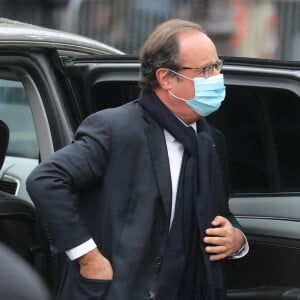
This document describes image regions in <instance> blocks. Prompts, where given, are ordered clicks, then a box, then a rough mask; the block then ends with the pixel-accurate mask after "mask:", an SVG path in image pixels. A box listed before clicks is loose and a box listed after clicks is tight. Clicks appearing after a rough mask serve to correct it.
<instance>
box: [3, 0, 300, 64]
mask: <svg viewBox="0 0 300 300" xmlns="http://www.w3.org/2000/svg"><path fill="white" fill-rule="evenodd" d="M29 2H32V3H33V4H32V5H29ZM3 3H5V4H3ZM0 9H1V13H2V15H3V16H5V17H7V18H12V19H15V20H19V21H25V22H29V23H33V24H36V25H42V26H46V27H50V28H55V29H61V30H64V31H67V32H72V33H78V34H81V35H83V36H86V37H91V38H93V39H96V40H98V41H101V42H104V43H106V44H108V45H110V46H113V47H115V48H118V49H120V50H121V51H123V52H125V53H127V54H137V53H138V52H139V49H140V47H141V45H142V44H143V42H144V41H145V39H146V37H147V36H148V34H149V33H150V32H151V31H152V30H153V29H154V27H155V26H156V25H157V24H158V23H161V22H162V21H164V20H167V19H170V18H183V19H187V20H192V21H195V22H198V23H200V24H201V25H203V26H204V27H205V28H206V30H207V32H208V34H209V35H210V37H211V38H212V39H213V40H214V42H215V43H216V46H217V49H218V52H219V54H220V55H226V56H240V57H255V58H271V59H281V60H300V51H298V49H299V48H300V1H297V0H294V1H293V0H259V1H258V0H151V1H148V0H122V1H117V0H47V1H36V0H35V1H34V0H27V1H23V0H14V1H13V0H11V1H2V4H0Z"/></svg>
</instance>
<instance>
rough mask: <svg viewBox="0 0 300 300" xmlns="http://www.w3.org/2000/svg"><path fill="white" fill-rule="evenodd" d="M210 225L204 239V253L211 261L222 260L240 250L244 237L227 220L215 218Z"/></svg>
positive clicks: (219, 217)
mask: <svg viewBox="0 0 300 300" xmlns="http://www.w3.org/2000/svg"><path fill="white" fill-rule="evenodd" d="M211 225H212V227H211V228H208V229H206V231H205V233H206V237H205V238H204V243H205V244H207V246H206V247H205V251H206V252H207V253H209V254H210V260H211V261H216V260H220V259H224V258H226V257H228V256H231V255H232V254H234V253H236V252H237V251H238V250H240V249H241V248H242V246H243V244H244V242H245V241H244V237H243V235H242V233H241V232H240V231H239V230H238V229H236V228H235V227H233V226H232V225H231V223H230V222H229V221H228V219H226V218H224V217H221V216H216V217H215V218H214V220H213V221H212V222H211Z"/></svg>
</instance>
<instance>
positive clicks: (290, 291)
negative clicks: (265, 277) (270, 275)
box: [226, 286, 300, 300]
mask: <svg viewBox="0 0 300 300" xmlns="http://www.w3.org/2000/svg"><path fill="white" fill-rule="evenodd" d="M226 299H227V300H234V299H239V300H254V299H255V300H284V299H286V300H300V289H299V288H295V287H276V286H262V287H256V288H249V289H238V290H234V289H232V290H227V296H226Z"/></svg>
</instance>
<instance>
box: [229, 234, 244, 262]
mask: <svg viewBox="0 0 300 300" xmlns="http://www.w3.org/2000/svg"><path fill="white" fill-rule="evenodd" d="M238 230H239V229H238ZM239 231H240V230H239ZM240 232H241V234H242V235H243V237H244V241H245V242H244V244H243V246H242V248H241V249H240V250H239V251H238V252H236V253H233V254H232V255H231V256H230V257H229V258H230V259H238V258H242V257H244V256H245V255H247V253H248V252H249V243H248V241H247V238H246V236H245V235H244V233H243V232H242V231H240Z"/></svg>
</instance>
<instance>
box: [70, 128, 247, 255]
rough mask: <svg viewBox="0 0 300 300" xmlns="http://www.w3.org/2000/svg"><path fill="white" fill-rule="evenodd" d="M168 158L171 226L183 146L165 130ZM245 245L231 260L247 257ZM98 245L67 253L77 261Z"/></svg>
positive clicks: (93, 244)
mask: <svg viewBox="0 0 300 300" xmlns="http://www.w3.org/2000/svg"><path fill="white" fill-rule="evenodd" d="M190 126H191V127H193V129H194V130H195V132H196V131H197V127H196V123H193V124H191V125H190ZM164 134H165V139H166V145H167V151H168V157H169V165H170V173H171V181H172V208H171V219H170V226H171V224H172V222H173V219H174V213H175V206H176V195H177V187H178V180H179V174H180V168H181V162H182V158H183V151H184V147H183V145H182V144H181V143H180V142H178V141H177V140H176V139H175V138H174V137H173V136H172V135H171V134H170V133H169V132H168V131H166V130H164ZM244 239H245V241H246V242H245V244H244V247H243V250H242V251H240V252H239V253H238V254H237V255H233V256H232V257H231V258H240V257H243V256H244V255H246V254H247V253H248V251H249V245H248V242H247V239H246V237H245V236H244ZM96 247H97V245H96V244H95V242H94V240H93V239H89V240H88V241H86V242H84V243H82V244H80V245H78V246H76V247H74V248H72V249H70V250H67V251H66V254H67V256H68V257H69V259H70V260H75V259H77V258H79V257H80V256H82V255H84V254H86V253H88V252H89V251H91V250H93V249H95V248H96Z"/></svg>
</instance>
